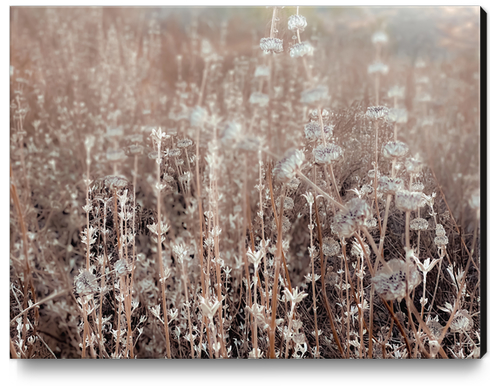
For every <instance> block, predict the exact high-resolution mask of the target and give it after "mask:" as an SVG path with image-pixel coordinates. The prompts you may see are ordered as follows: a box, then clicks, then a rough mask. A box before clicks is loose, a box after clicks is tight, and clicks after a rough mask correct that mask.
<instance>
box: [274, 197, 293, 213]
mask: <svg viewBox="0 0 490 386" xmlns="http://www.w3.org/2000/svg"><path fill="white" fill-rule="evenodd" d="M280 205H281V197H277V198H276V208H279V206H280ZM283 205H284V210H291V209H293V208H294V200H293V199H292V198H291V197H284V204H283Z"/></svg>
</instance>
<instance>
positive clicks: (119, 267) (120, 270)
mask: <svg viewBox="0 0 490 386" xmlns="http://www.w3.org/2000/svg"><path fill="white" fill-rule="evenodd" d="M114 269H115V270H116V275H117V276H124V275H127V274H128V273H129V272H130V267H129V264H128V261H127V260H126V259H119V260H118V261H116V263H115V264H114Z"/></svg>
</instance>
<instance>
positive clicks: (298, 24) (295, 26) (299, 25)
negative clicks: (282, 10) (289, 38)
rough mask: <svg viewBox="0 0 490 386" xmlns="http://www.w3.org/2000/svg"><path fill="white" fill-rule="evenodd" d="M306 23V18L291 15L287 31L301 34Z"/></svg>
mask: <svg viewBox="0 0 490 386" xmlns="http://www.w3.org/2000/svg"><path fill="white" fill-rule="evenodd" d="M307 25H308V23H306V18H305V17H304V16H302V15H291V16H289V19H288V29H289V30H290V31H293V32H296V31H299V32H303V31H304V30H305V28H306V26H307Z"/></svg>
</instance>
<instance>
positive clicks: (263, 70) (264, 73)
mask: <svg viewBox="0 0 490 386" xmlns="http://www.w3.org/2000/svg"><path fill="white" fill-rule="evenodd" d="M270 74H271V70H270V68H269V67H267V66H257V68H256V69H255V73H254V77H256V78H260V77H264V78H268V77H269V76H270Z"/></svg>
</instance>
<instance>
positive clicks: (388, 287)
mask: <svg viewBox="0 0 490 386" xmlns="http://www.w3.org/2000/svg"><path fill="white" fill-rule="evenodd" d="M407 272H408V276H407ZM371 280H372V282H373V285H374V289H375V290H376V292H377V293H378V294H379V295H380V296H381V297H382V298H383V299H385V300H398V301H401V300H402V299H403V298H404V297H405V293H406V290H407V285H406V282H407V281H408V292H411V291H412V290H413V289H414V288H415V287H417V286H418V285H419V284H420V282H421V277H420V273H419V272H418V270H417V268H416V267H415V265H413V264H412V263H408V264H407V262H405V261H403V260H399V259H393V260H390V261H388V263H387V264H386V265H385V266H384V267H383V268H382V269H381V270H379V271H378V272H377V273H376V275H375V276H374V277H373V278H372V279H371Z"/></svg>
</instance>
